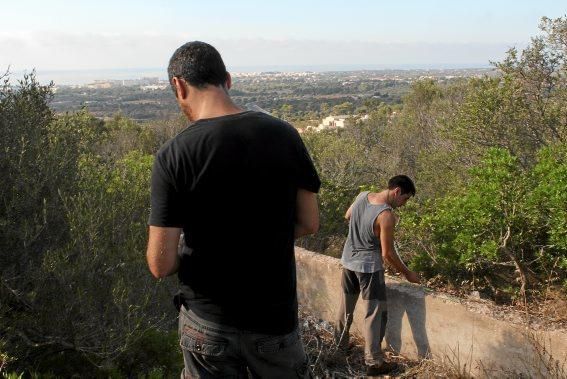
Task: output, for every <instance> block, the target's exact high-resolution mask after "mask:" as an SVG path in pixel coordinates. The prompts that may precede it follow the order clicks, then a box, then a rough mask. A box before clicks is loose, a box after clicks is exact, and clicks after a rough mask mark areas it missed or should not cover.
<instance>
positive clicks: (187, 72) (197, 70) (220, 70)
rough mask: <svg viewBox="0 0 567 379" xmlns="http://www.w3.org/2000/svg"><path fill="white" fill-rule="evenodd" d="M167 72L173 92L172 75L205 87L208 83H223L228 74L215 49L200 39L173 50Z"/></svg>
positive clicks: (215, 84)
mask: <svg viewBox="0 0 567 379" xmlns="http://www.w3.org/2000/svg"><path fill="white" fill-rule="evenodd" d="M167 74H168V76H169V83H170V84H171V87H172V88H173V92H176V91H175V87H174V86H173V83H172V79H173V77H178V78H182V79H184V80H185V81H186V82H187V83H189V84H190V85H192V86H194V87H197V88H205V87H206V86H207V85H208V84H212V85H214V86H218V85H224V84H225V83H226V79H227V75H228V73H227V72H226V67H225V66H224V62H223V61H222V58H221V56H220V54H219V52H218V51H217V49H215V48H214V47H212V46H211V45H209V44H208V43H205V42H201V41H191V42H187V43H186V44H185V45H183V46H181V47H180V48H178V49H177V50H175V53H173V55H172V56H171V59H170V60H169V66H168V67H167Z"/></svg>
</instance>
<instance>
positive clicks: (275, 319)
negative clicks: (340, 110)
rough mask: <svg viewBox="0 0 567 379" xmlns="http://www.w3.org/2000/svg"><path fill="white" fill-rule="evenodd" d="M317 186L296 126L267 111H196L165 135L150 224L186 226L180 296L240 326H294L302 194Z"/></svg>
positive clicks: (277, 330)
mask: <svg viewBox="0 0 567 379" xmlns="http://www.w3.org/2000/svg"><path fill="white" fill-rule="evenodd" d="M319 187H320V181H319V178H318V176H317V172H316V171H315V168H314V167H313V163H312V161H311V158H310V157H309V154H308V152H307V150H306V148H305V146H304V144H303V142H302V140H301V137H300V136H299V134H298V133H297V131H296V130H295V129H294V128H293V127H292V126H290V125H289V124H287V123H285V122H283V121H281V120H279V119H277V118H274V117H272V116H269V115H267V114H264V113H260V112H243V113H239V114H236V115H228V116H222V117H216V118H211V119H203V120H199V121H197V122H195V123H194V124H191V125H189V127H187V128H186V129H185V130H184V131H182V132H181V133H180V134H178V135H177V136H176V137H175V138H173V139H172V140H170V141H168V142H167V143H166V144H165V145H164V146H163V147H162V148H161V149H160V150H159V152H158V153H157V156H156V159H155V163H154V167H153V171H152V188H151V213H150V220H149V224H150V225H154V226H162V227H181V228H183V231H184V233H185V243H186V245H185V246H184V248H183V251H182V253H181V265H180V268H179V273H178V276H179V280H180V298H181V300H182V302H183V303H184V304H185V305H186V306H187V307H188V308H190V309H191V310H193V311H194V312H195V313H196V314H197V315H198V316H200V317H202V318H204V319H206V320H210V321H214V322H218V323H221V324H223V325H231V326H235V327H238V328H241V329H244V330H249V331H253V332H258V333H270V334H282V333H287V332H290V331H291V330H292V329H293V328H295V326H296V325H297V292H296V275H295V259H294V248H293V246H294V224H295V206H296V205H295V204H296V203H295V202H296V194H297V189H298V188H303V189H306V190H308V191H311V192H318V191H319Z"/></svg>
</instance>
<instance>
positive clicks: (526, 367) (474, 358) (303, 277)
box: [295, 248, 567, 377]
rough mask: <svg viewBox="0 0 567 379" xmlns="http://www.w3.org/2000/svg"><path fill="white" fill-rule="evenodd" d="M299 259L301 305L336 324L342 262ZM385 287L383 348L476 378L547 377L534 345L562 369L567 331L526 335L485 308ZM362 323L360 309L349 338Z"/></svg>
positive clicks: (391, 282)
mask: <svg viewBox="0 0 567 379" xmlns="http://www.w3.org/2000/svg"><path fill="white" fill-rule="evenodd" d="M295 256H296V261H297V281H298V283H297V290H298V297H299V303H300V304H301V305H302V307H303V308H304V309H305V310H306V311H308V312H310V313H311V314H312V315H313V316H315V317H319V318H321V319H323V320H327V321H334V320H335V316H336V310H337V307H338V304H339V296H340V294H341V286H340V279H341V265H340V261H339V260H338V259H336V258H332V257H328V256H325V255H321V254H317V253H312V252H309V251H307V250H304V249H301V248H296V250H295ZM386 284H387V287H388V326H387V331H386V338H385V342H384V346H386V345H389V346H391V347H392V348H393V349H394V350H396V351H398V352H400V353H401V354H402V355H405V356H407V357H410V358H418V357H424V356H427V355H428V354H429V353H430V354H431V355H432V356H433V357H435V358H436V359H440V360H443V361H447V360H451V361H452V362H453V363H452V364H453V365H454V366H459V367H461V369H464V370H465V372H468V371H469V370H470V373H471V374H473V375H478V374H489V375H496V376H500V375H499V374H498V373H500V374H502V371H501V370H505V371H507V372H510V371H515V372H521V373H526V374H528V375H530V376H540V375H541V376H543V377H546V376H547V372H546V371H545V364H544V362H542V360H541V359H540V358H538V356H539V355H538V354H537V353H536V352H535V351H534V346H535V345H537V344H534V342H533V341H534V339H535V340H537V341H538V342H539V344H541V345H543V346H545V348H546V351H548V352H551V354H552V355H553V357H554V358H555V359H558V360H559V361H560V362H561V363H565V362H566V360H567V332H566V330H556V331H550V332H535V331H528V330H527V329H526V328H525V327H523V326H521V324H519V325H518V324H512V323H510V322H505V321H501V320H498V319H495V318H493V317H490V316H487V315H486V314H483V313H482V308H483V305H482V303H477V310H476V311H475V310H474V309H471V304H468V306H467V305H466V304H465V303H464V302H462V301H460V300H459V299H456V298H452V297H449V296H445V295H441V294H437V293H434V292H431V291H429V290H427V291H426V290H425V289H424V288H422V287H420V286H417V285H413V284H410V283H408V282H403V281H401V280H397V279H396V278H389V277H387V278H386ZM473 305H474V303H473ZM487 309H488V308H487V307H485V310H484V312H486V310H487ZM363 322H364V320H363V315H362V312H361V309H360V307H357V310H356V311H355V315H354V322H353V326H352V329H351V333H354V334H358V335H359V336H360V331H361V330H362V325H363ZM465 365H466V366H465ZM538 368H539V369H538ZM565 369H566V370H567V364H566V366H565ZM537 370H539V371H540V372H539V373H538V372H537Z"/></svg>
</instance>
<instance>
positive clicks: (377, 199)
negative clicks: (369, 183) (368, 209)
mask: <svg viewBox="0 0 567 379" xmlns="http://www.w3.org/2000/svg"><path fill="white" fill-rule="evenodd" d="M388 195H389V190H384V191H382V192H371V193H370V194H368V201H369V202H370V204H374V205H378V204H388V205H390V206H391V204H390V198H389V196H388Z"/></svg>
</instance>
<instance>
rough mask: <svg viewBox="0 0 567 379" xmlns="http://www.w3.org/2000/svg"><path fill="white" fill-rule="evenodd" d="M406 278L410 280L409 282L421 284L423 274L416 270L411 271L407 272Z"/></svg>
mask: <svg viewBox="0 0 567 379" xmlns="http://www.w3.org/2000/svg"><path fill="white" fill-rule="evenodd" d="M406 279H407V280H408V282H410V283H416V284H420V283H421V275H419V274H418V273H417V272H415V271H409V272H408V273H407V274H406Z"/></svg>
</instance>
